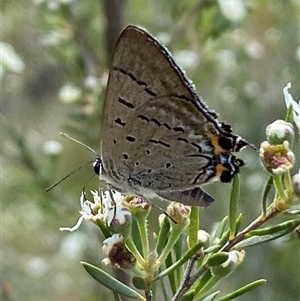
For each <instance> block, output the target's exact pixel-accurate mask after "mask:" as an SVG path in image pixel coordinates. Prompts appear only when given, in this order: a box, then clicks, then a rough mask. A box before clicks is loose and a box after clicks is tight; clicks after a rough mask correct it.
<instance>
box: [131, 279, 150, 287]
mask: <svg viewBox="0 0 300 301" xmlns="http://www.w3.org/2000/svg"><path fill="white" fill-rule="evenodd" d="M132 284H133V285H134V287H136V288H137V289H139V290H146V289H148V284H147V283H146V281H145V280H144V279H143V278H141V277H133V278H132Z"/></svg>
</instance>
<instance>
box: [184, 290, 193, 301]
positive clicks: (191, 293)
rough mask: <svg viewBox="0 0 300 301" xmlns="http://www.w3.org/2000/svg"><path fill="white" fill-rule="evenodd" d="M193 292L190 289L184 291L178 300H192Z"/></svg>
mask: <svg viewBox="0 0 300 301" xmlns="http://www.w3.org/2000/svg"><path fill="white" fill-rule="evenodd" d="M195 294H196V292H195V290H190V291H188V292H187V293H185V294H184V295H183V297H182V298H181V299H180V300H181V301H193V300H194V297H195Z"/></svg>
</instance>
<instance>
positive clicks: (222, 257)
mask: <svg viewBox="0 0 300 301" xmlns="http://www.w3.org/2000/svg"><path fill="white" fill-rule="evenodd" d="M227 259H228V253H227V252H220V253H216V254H213V255H212V256H211V257H209V258H208V260H207V261H206V263H205V264H208V265H209V266H210V267H212V266H216V265H220V264H222V263H224V262H225V261H226V260H227Z"/></svg>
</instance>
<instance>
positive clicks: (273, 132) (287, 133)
mask: <svg viewBox="0 0 300 301" xmlns="http://www.w3.org/2000/svg"><path fill="white" fill-rule="evenodd" d="M266 136H267V140H268V142H269V143H270V144H271V145H278V144H283V142H284V141H285V140H287V141H288V142H289V144H290V145H291V146H293V144H294V140H295V132H294V128H293V125H292V124H291V123H289V122H286V121H284V120H276V121H274V122H273V123H271V124H269V125H268V126H267V128H266Z"/></svg>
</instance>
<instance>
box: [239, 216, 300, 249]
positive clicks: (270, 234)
mask: <svg viewBox="0 0 300 301" xmlns="http://www.w3.org/2000/svg"><path fill="white" fill-rule="evenodd" d="M299 224H300V220H299V219H297V220H291V221H287V222H284V223H281V224H279V225H277V226H274V227H269V228H263V229H259V230H253V231H250V232H249V233H247V237H249V238H247V239H245V240H243V241H241V242H240V243H238V244H236V245H235V248H236V249H240V248H244V247H249V246H254V245H258V244H261V243H264V242H267V241H271V240H274V239H277V238H279V237H281V236H284V235H286V234H288V233H290V232H292V231H293V230H294V229H295V228H296V227H297V226H299Z"/></svg>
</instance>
